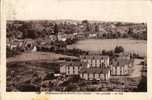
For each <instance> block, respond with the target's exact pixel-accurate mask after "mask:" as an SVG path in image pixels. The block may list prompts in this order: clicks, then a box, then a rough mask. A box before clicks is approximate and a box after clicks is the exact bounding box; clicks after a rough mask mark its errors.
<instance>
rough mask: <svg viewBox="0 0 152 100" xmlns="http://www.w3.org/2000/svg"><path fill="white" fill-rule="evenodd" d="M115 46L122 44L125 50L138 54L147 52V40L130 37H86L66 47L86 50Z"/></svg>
mask: <svg viewBox="0 0 152 100" xmlns="http://www.w3.org/2000/svg"><path fill="white" fill-rule="evenodd" d="M116 46H123V47H124V49H125V51H127V52H134V53H137V54H140V55H142V56H143V55H146V53H147V47H146V46H147V41H145V40H132V39H87V40H82V41H78V42H77V43H76V44H73V45H69V46H68V48H79V49H82V50H87V51H102V50H103V49H105V50H112V49H114V48H115V47H116Z"/></svg>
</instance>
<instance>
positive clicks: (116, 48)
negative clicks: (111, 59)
mask: <svg viewBox="0 0 152 100" xmlns="http://www.w3.org/2000/svg"><path fill="white" fill-rule="evenodd" d="M114 52H115V53H121V52H124V48H123V47H122V46H116V47H115V50H114Z"/></svg>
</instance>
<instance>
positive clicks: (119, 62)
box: [112, 58, 131, 67]
mask: <svg viewBox="0 0 152 100" xmlns="http://www.w3.org/2000/svg"><path fill="white" fill-rule="evenodd" d="M130 61H131V60H130V59H125V58H116V59H114V60H113V61H112V65H113V66H122V67H123V66H124V65H127V64H129V63H130Z"/></svg>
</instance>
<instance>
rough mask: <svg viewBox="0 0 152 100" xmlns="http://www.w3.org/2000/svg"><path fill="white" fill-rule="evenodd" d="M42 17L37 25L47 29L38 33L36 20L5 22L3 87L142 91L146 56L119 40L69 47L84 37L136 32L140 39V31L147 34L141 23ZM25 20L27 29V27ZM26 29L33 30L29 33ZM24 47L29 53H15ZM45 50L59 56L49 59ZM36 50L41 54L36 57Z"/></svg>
mask: <svg viewBox="0 0 152 100" xmlns="http://www.w3.org/2000/svg"><path fill="white" fill-rule="evenodd" d="M33 23H34V22H33ZM44 23H45V24H44V25H45V26H46V27H47V28H45V30H44V29H39V31H40V32H44V33H45V34H47V35H44V36H42V37H41V36H37V35H38V34H36V33H38V32H33V30H34V28H35V27H38V28H40V27H39V26H38V25H39V24H38V25H37V24H36V25H35V24H32V25H33V26H30V25H29V24H27V25H28V26H26V25H21V24H20V23H19V22H16V23H15V24H16V25H14V26H13V24H9V27H10V30H9V31H8V33H9V35H7V36H8V37H7V41H6V42H7V57H8V60H7V67H8V70H7V81H8V82H7V91H71V92H87V91H88V92H89V91H96V92H98V91H101V92H103V91H115V92H116V91H118V92H130V91H131V92H134V91H146V90H141V89H145V87H144V86H143V84H141V83H142V82H141V80H144V82H145V81H146V80H145V79H146V78H147V61H146V56H140V54H137V53H135V52H129V51H126V50H125V48H123V46H120V45H118V46H116V47H115V48H113V49H112V50H98V51H85V50H82V49H79V48H68V46H69V45H72V44H74V43H77V41H80V40H86V39H113V38H114V39H118V38H135V39H139V40H140V39H143V40H144V39H146V38H144V37H143V36H141V35H144V36H146V35H145V32H146V29H145V24H143V23H141V24H131V23H108V24H106V23H102V24H100V23H93V24H92V23H89V22H88V21H86V20H84V21H82V23H81V24H80V23H79V24H78V23H76V22H73V23H72V24H71V23H70V22H64V23H61V24H48V23H47V22H44ZM56 23H57V22H56ZM130 24H131V25H130ZM64 25H65V26H64ZM66 25H67V26H66ZM107 25H108V26H107ZM25 26H26V27H25ZM29 26H30V28H29V29H30V30H29V29H26V28H27V27H29ZM72 26H75V27H72ZM14 27H15V28H16V30H17V32H18V34H17V35H12V34H11V32H13V31H14ZM33 27H34V28H33ZM50 27H53V28H50ZM60 27H61V28H60ZM62 27H64V28H62ZM69 27H72V28H69ZM118 27H119V28H118ZM66 28H67V29H66ZM73 28H77V29H75V30H74V29H73ZM31 29H33V30H31ZM19 30H22V31H19ZM36 30H38V29H37V28H36ZM27 31H28V32H31V33H33V34H32V35H31V34H28V32H27ZM21 32H23V33H21ZM24 32H25V33H27V34H25V33H24ZM71 33H72V34H71ZM114 33H119V34H114ZM139 34H140V35H139ZM40 35H43V34H40ZM23 37H24V38H23ZM25 37H28V38H25ZM29 37H31V38H29ZM88 45H89V44H88ZM105 45H106V44H105ZM23 53H27V54H29V57H28V56H27V54H25V56H23V57H22V56H18V55H22V54H23ZM46 54H52V55H50V56H49V58H50V57H54V56H56V55H58V56H59V57H58V58H56V59H53V60H51V59H52V58H51V59H48V58H47V56H46ZM31 55H34V56H35V57H33V56H31ZM38 55H40V57H37V56H38ZM53 55H54V56H53ZM61 55H62V56H61ZM32 57H33V58H32ZM23 58H24V59H23ZM16 59H17V60H16ZM29 59H31V60H29ZM136 61H138V63H136ZM13 67H17V69H16V68H13ZM136 67H137V69H136ZM138 67H139V68H140V69H138ZM25 69H26V70H25ZM49 70H50V71H49ZM22 71H23V72H22ZM136 72H137V73H139V75H137V76H136V77H135V75H134V74H133V73H136ZM140 84H141V85H140ZM144 84H145V83H144ZM140 88H141V89H140Z"/></svg>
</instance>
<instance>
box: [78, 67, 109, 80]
mask: <svg viewBox="0 0 152 100" xmlns="http://www.w3.org/2000/svg"><path fill="white" fill-rule="evenodd" d="M80 77H81V78H82V79H85V80H102V81H107V80H109V79H110V69H109V68H107V67H106V68H104V67H100V68H99V67H91V68H85V67H84V68H82V69H81V70H80Z"/></svg>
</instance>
